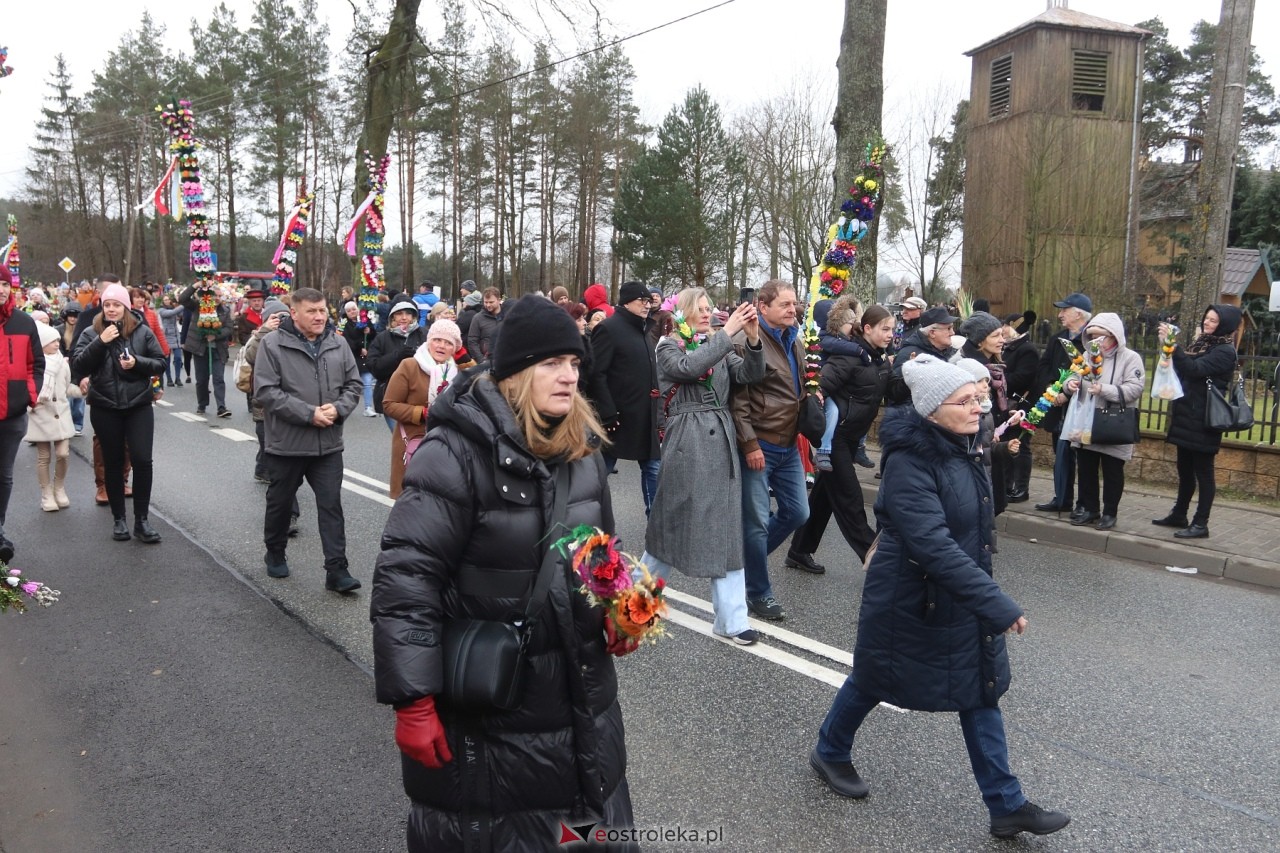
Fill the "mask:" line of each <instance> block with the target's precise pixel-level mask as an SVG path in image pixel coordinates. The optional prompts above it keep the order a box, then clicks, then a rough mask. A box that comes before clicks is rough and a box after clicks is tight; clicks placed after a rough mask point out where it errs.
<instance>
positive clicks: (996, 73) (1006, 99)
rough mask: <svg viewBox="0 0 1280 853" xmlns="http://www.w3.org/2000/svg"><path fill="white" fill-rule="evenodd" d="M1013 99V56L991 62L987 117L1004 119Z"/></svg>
mask: <svg viewBox="0 0 1280 853" xmlns="http://www.w3.org/2000/svg"><path fill="white" fill-rule="evenodd" d="M1012 99H1013V54H1009V55H1007V56H1002V57H1000V58H999V59H995V60H992V62H991V104H990V106H989V107H988V108H987V117H988V118H992V119H997V118H1004V117H1005V116H1007V115H1008V114H1009V110H1010V104H1011V102H1012Z"/></svg>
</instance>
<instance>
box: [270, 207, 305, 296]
mask: <svg viewBox="0 0 1280 853" xmlns="http://www.w3.org/2000/svg"><path fill="white" fill-rule="evenodd" d="M315 200H316V194H315V193H309V192H307V186H306V184H305V183H304V184H303V185H302V191H301V192H300V193H299V194H298V201H297V203H296V204H294V206H293V210H291V211H289V215H288V216H286V217H285V221H284V231H283V232H281V234H280V245H279V246H277V247H276V253H275V255H274V256H273V257H272V258H271V262H272V263H273V264H275V265H276V274H275V278H273V279H272V280H271V293H272V295H273V296H280V295H281V294H284V293H289V292H290V291H291V290H293V276H294V272H295V271H296V269H297V266H298V249H299V248H300V247H301V246H302V241H303V240H304V239H306V236H307V222H308V220H309V219H310V218H311V206H312V204H314V203H315Z"/></svg>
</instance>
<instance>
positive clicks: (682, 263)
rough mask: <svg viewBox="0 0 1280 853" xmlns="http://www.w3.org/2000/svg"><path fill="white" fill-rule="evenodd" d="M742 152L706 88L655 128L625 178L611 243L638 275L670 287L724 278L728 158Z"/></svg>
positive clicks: (730, 174) (713, 282) (704, 284)
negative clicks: (652, 138)
mask: <svg viewBox="0 0 1280 853" xmlns="http://www.w3.org/2000/svg"><path fill="white" fill-rule="evenodd" d="M738 157H740V154H738V152H737V151H736V150H735V147H734V146H733V145H732V144H731V143H730V141H729V137H728V135H727V134H726V133H725V131H724V127H723V126H722V124H721V121H720V109H719V107H718V106H716V104H715V102H713V101H712V100H711V97H710V95H708V94H707V92H706V90H705V89H703V88H701V87H698V88H696V89H692V90H690V92H689V93H688V94H687V95H686V96H685V99H684V103H682V104H681V105H680V106H678V107H675V108H673V109H672V110H671V112H670V113H668V114H667V117H666V118H665V119H664V120H663V122H662V126H661V127H659V128H658V143H657V145H656V146H655V147H654V148H652V149H650V150H648V151H646V152H645V153H644V154H643V155H642V156H641V157H640V158H639V160H638V161H637V162H636V164H635V165H634V166H633V167H632V169H631V170H630V172H629V173H628V174H627V176H626V177H625V178H624V179H623V182H622V187H621V189H620V191H619V194H618V203H617V206H616V207H615V208H614V224H615V226H616V227H617V229H618V232H619V236H618V240H617V245H616V246H615V250H616V251H617V252H618V254H619V256H620V257H622V258H623V259H624V260H626V261H628V262H630V263H631V265H632V271H633V273H634V275H635V276H636V277H639V278H643V279H646V280H649V281H653V282H656V283H661V284H663V285H668V286H673V287H675V286H691V287H707V286H709V285H711V286H714V285H718V284H720V283H721V282H723V281H725V278H726V269H727V267H728V258H727V256H726V250H727V241H726V240H725V237H724V233H723V232H724V230H725V229H726V228H727V227H728V224H729V223H728V213H729V204H730V194H731V193H732V191H733V187H732V178H733V175H734V171H733V164H734V163H735V161H736V158H738Z"/></svg>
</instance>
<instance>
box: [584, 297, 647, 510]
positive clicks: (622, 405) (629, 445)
mask: <svg viewBox="0 0 1280 853" xmlns="http://www.w3.org/2000/svg"><path fill="white" fill-rule="evenodd" d="M649 307H650V300H649V291H648V290H647V289H646V288H645V286H644V284H643V283H642V282H639V281H627V282H623V284H622V287H620V288H619V289H618V309H619V310H617V311H615V312H614V314H613V316H612V317H609V318H608V319H606V320H604V321H603V322H601V323H600V324H599V325H598V326H596V327H595V330H594V331H592V332H591V355H592V361H593V365H592V370H593V372H594V374H595V375H594V376H593V377H592V380H593V381H592V385H591V388H592V390H591V396H592V400H593V401H594V402H595V405H596V413H597V414H598V415H599V417H600V422H601V423H602V424H604V427H605V429H606V430H608V431H609V441H610V442H611V444H610V446H609V447H608V448H606V449H605V452H604V456H605V462H606V463H608V467H609V468H610V469H611V470H612V468H613V467H614V466H613V463H614V460H617V459H634V460H636V461H637V462H638V463H640V488H641V491H642V492H643V493H644V511H645V514H646V515H648V513H649V507H650V506H651V505H652V504H653V496H654V494H655V493H657V491H658V466H659V463H660V462H661V458H662V451H661V449H660V448H659V446H658V424H657V407H658V403H659V400H658V366H657V362H656V360H655V356H654V347H653V345H652V343H651V342H650V339H649V329H650V326H652V325H653V321H652V320H650V319H649Z"/></svg>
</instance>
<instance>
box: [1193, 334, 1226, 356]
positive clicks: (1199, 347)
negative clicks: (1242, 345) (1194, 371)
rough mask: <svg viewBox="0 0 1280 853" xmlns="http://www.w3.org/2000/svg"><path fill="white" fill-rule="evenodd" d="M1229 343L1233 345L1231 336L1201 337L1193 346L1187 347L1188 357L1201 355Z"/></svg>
mask: <svg viewBox="0 0 1280 853" xmlns="http://www.w3.org/2000/svg"><path fill="white" fill-rule="evenodd" d="M1229 343H1231V336H1229V335H1201V336H1200V337H1198V338H1196V339H1195V340H1194V341H1192V342H1191V346H1189V347H1187V355H1200V354H1201V353H1205V352H1208V351H1209V350H1211V349H1213V348H1214V347H1216V346H1221V345H1222V344H1229Z"/></svg>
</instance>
